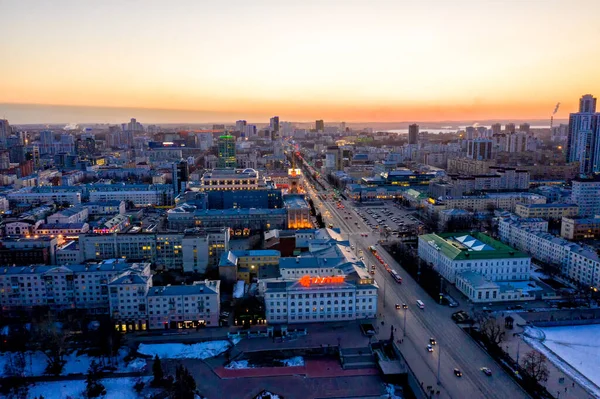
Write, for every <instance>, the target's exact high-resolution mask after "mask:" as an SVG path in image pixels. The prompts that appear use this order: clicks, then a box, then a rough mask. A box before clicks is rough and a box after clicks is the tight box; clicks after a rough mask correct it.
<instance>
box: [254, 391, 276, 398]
mask: <svg viewBox="0 0 600 399" xmlns="http://www.w3.org/2000/svg"><path fill="white" fill-rule="evenodd" d="M263 398H271V399H281V396H279V395H275V394H274V393H271V392H269V391H263V392H261V393H259V394H258V395H257V396H256V397H255V398H254V399H263Z"/></svg>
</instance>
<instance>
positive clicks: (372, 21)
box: [0, 0, 600, 123]
mask: <svg viewBox="0 0 600 399" xmlns="http://www.w3.org/2000/svg"><path fill="white" fill-rule="evenodd" d="M0 15H2V23H0V51H1V52H0V54H2V60H1V61H0V103H24V104H56V105H75V106H79V105H85V106H93V107H131V108H156V109H161V110H165V109H166V110H182V111H202V112H198V113H197V114H195V113H194V112H181V113H177V112H165V111H161V112H156V114H155V115H156V120H152V121H149V122H159V123H160V122H177V121H178V120H173V119H174V118H177V115H180V117H181V118H184V119H185V120H180V121H181V122H207V121H221V120H225V119H229V118H233V119H235V118H245V119H249V120H254V119H257V118H266V117H268V116H270V115H275V114H277V115H279V116H280V117H281V119H282V120H294V121H303V120H314V119H325V120H330V121H333V120H336V121H341V120H345V121H347V122H353V121H381V122H385V121H411V120H414V121H438V120H474V121H475V120H478V119H479V120H482V119H495V118H498V119H506V118H518V119H524V118H532V119H534V118H540V119H541V118H548V117H549V116H550V114H551V113H552V111H553V109H554V106H555V104H556V103H557V102H561V103H562V105H561V109H560V111H559V113H558V115H557V117H559V118H565V117H566V116H567V115H568V113H569V112H573V111H576V108H577V101H578V99H579V97H580V96H581V95H582V94H586V93H591V94H595V95H597V96H599V95H600V72H599V71H600V23H598V16H599V15H600V1H598V0H589V1H586V0H569V1H567V0H522V1H518V0H506V1H500V0H497V1H485V0H473V1H470V0H456V1H450V0H429V1H416V0H415V1H406V0H389V1H387V0H368V1H354V0H329V1H328V0H321V1H318V0H301V1H300V0H299V1H291V0H274V1H270V0H254V1H253V0H239V1H227V0H220V1H219V0H216V1H201V0H189V1H185V0H174V1H164V0H163V1H152V0H143V1H142V0H140V1H131V0H119V1H113V0H102V1H85V0H84V1H81V0H75V1H62V0H53V1H42V0H40V1H34V0H22V1H18V0H0ZM5 108H6V109H8V111H7V110H3V105H2V104H0V117H2V116H5V117H7V118H8V119H9V120H10V119H11V115H10V109H11V108H10V107H5ZM73 109H74V110H75V111H73V115H72V117H71V119H70V121H78V119H77V118H78V115H77V111H76V110H77V108H73ZM32 114H34V112H33V111H32ZM132 116H135V115H132ZM29 118H35V117H34V116H31V117H29ZM19 122H21V123H25V122H42V121H39V120H27V121H19ZM98 122H116V121H104V120H98Z"/></svg>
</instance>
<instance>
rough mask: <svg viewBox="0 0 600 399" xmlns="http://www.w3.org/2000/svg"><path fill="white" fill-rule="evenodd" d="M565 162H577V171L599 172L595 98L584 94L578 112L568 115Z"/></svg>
mask: <svg viewBox="0 0 600 399" xmlns="http://www.w3.org/2000/svg"><path fill="white" fill-rule="evenodd" d="M567 162H579V172H580V173H581V174H583V175H590V174H592V173H594V172H600V113H597V112H596V98H594V96H592V95H591V94H586V95H584V96H583V97H581V99H580V100H579V112H577V113H572V114H570V115H569V138H568V141H567Z"/></svg>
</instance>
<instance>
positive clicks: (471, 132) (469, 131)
mask: <svg viewBox="0 0 600 399" xmlns="http://www.w3.org/2000/svg"><path fill="white" fill-rule="evenodd" d="M465 133H466V135H465V138H466V139H467V140H473V139H475V127H474V126H467V127H466V128H465Z"/></svg>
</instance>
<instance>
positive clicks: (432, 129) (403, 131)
mask: <svg viewBox="0 0 600 399" xmlns="http://www.w3.org/2000/svg"><path fill="white" fill-rule="evenodd" d="M482 126H485V125H482ZM466 127H467V126H456V127H453V126H443V127H427V126H419V132H429V133H433V134H439V133H456V132H457V131H459V130H464V129H465V128H466ZM502 128H503V129H504V126H502ZM531 128H532V129H548V128H550V126H531ZM386 132H390V133H399V134H408V128H406V129H392V130H386Z"/></svg>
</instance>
